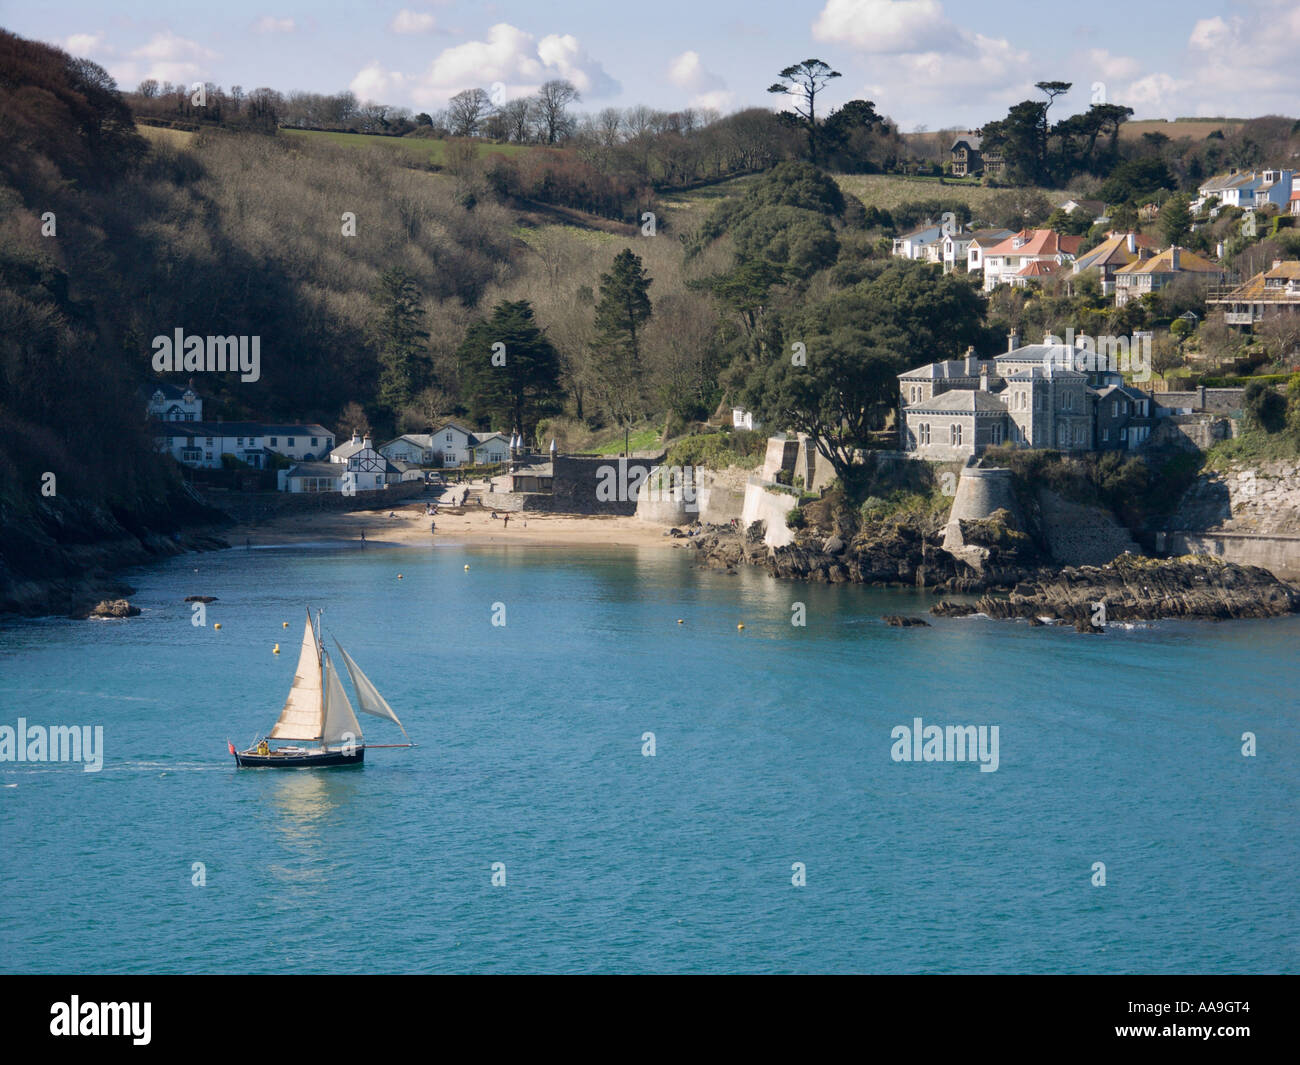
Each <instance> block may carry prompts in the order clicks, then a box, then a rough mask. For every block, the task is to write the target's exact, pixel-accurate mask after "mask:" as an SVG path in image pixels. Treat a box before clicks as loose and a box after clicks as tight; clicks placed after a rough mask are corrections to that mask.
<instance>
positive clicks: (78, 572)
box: [0, 496, 229, 616]
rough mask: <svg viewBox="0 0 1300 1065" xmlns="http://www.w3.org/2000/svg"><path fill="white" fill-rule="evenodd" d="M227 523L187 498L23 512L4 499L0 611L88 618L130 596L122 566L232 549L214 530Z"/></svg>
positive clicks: (50, 503)
mask: <svg viewBox="0 0 1300 1065" xmlns="http://www.w3.org/2000/svg"><path fill="white" fill-rule="evenodd" d="M224 520H225V516H224V515H222V514H220V513H219V512H217V511H213V510H210V509H208V508H205V507H202V506H200V505H199V504H197V503H195V502H194V501H193V500H191V499H189V498H188V497H184V496H177V497H176V498H173V499H168V500H165V501H160V502H159V503H158V504H157V505H156V506H146V507H142V508H137V509H133V510H130V511H127V510H120V511H117V510H114V509H112V508H110V507H107V506H101V505H96V504H90V503H83V502H76V501H72V500H67V499H63V498H57V499H49V500H44V501H42V503H41V504H40V505H39V506H36V507H33V508H30V509H28V510H25V511H21V512H20V511H19V510H17V509H16V508H14V507H12V506H10V505H5V504H3V503H0V613H13V614H24V615H28V616H39V615H47V614H73V615H76V616H85V614H86V613H88V612H89V611H90V610H91V608H92V607H93V606H94V605H95V604H96V603H97V602H99V601H100V600H102V599H114V598H118V597H121V596H123V595H129V594H130V592H131V589H130V588H129V587H128V586H127V585H126V584H124V583H123V582H122V580H121V579H120V578H119V577H116V576H114V573H115V572H116V571H118V570H121V569H124V568H126V567H129V566H136V565H140V564H142V563H145V562H150V561H154V560H157V559H160V558H166V557H169V556H171V555H178V554H181V553H183V552H185V551H206V550H215V549H219V548H224V547H228V546H229V545H228V544H227V543H226V542H225V541H224V540H222V539H220V538H219V537H217V536H215V535H212V533H211V531H210V529H211V527H212V526H214V525H216V524H218V523H220V522H222V521H224Z"/></svg>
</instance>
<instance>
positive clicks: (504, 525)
mask: <svg viewBox="0 0 1300 1065" xmlns="http://www.w3.org/2000/svg"><path fill="white" fill-rule="evenodd" d="M502 528H505V529H508V528H510V515H509V514H507V515H505V523H504V524H503V526H502Z"/></svg>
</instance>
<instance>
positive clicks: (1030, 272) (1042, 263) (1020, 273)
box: [1016, 259, 1063, 277]
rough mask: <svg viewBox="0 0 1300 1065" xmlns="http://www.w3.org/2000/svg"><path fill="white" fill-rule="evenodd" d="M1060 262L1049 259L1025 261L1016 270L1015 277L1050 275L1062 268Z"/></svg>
mask: <svg viewBox="0 0 1300 1065" xmlns="http://www.w3.org/2000/svg"><path fill="white" fill-rule="evenodd" d="M1062 268H1063V265H1062V264H1061V263H1054V262H1052V261H1051V260H1050V259H1048V260H1043V259H1035V260H1034V261H1033V262H1028V263H1025V265H1024V266H1022V267H1021V268H1020V269H1019V270H1017V271H1016V276H1017V277H1051V276H1052V275H1053V274H1054V273H1056V272H1057V271H1058V270H1060V269H1062Z"/></svg>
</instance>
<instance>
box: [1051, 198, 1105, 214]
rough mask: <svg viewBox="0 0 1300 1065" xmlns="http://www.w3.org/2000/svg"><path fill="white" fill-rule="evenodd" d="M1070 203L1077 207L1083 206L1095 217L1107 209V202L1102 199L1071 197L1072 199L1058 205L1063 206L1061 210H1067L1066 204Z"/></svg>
mask: <svg viewBox="0 0 1300 1065" xmlns="http://www.w3.org/2000/svg"><path fill="white" fill-rule="evenodd" d="M1069 204H1074V206H1075V207H1076V208H1082V209H1083V210H1084V211H1085V212H1087V213H1088V214H1091V215H1092V216H1093V217H1094V218H1095V217H1096V216H1097V215H1100V214H1103V213H1104V212H1105V210H1106V204H1105V203H1104V202H1103V201H1101V200H1078V199H1070V200H1066V201H1065V202H1064V203H1059V204H1057V206H1058V207H1059V208H1061V210H1065V208H1066V206H1067V205H1069ZM1067 213H1068V212H1067Z"/></svg>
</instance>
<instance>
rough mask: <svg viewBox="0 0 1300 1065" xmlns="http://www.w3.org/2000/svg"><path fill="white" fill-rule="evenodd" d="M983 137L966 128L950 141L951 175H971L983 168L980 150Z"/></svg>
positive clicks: (982, 157)
mask: <svg viewBox="0 0 1300 1065" xmlns="http://www.w3.org/2000/svg"><path fill="white" fill-rule="evenodd" d="M983 144H984V138H983V137H982V136H980V135H979V134H978V133H975V132H973V131H971V130H967V131H966V132H965V133H962V134H960V135H959V136H958V137H957V139H956V140H954V141H953V142H952V147H951V148H950V149H949V150H948V154H949V156H950V157H951V166H950V169H951V170H952V176H953V177H972V176H973V175H975V174H978V173H980V172H981V171H982V170H983V169H984V156H983V153H982V152H981V151H980V149H981V147H982V146H983Z"/></svg>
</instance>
